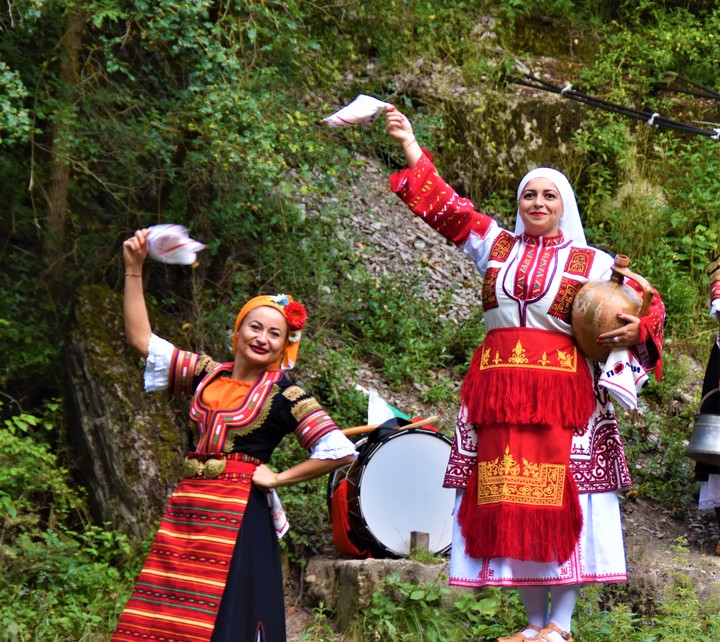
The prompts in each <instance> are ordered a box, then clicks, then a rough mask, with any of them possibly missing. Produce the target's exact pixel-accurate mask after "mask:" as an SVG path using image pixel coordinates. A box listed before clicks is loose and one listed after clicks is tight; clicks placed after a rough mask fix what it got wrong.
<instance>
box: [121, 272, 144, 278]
mask: <svg viewBox="0 0 720 642" xmlns="http://www.w3.org/2000/svg"><path fill="white" fill-rule="evenodd" d="M125 276H137V277H141V276H142V274H140V273H136V272H125Z"/></svg>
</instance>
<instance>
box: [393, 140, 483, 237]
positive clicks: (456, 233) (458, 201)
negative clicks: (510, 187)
mask: <svg viewBox="0 0 720 642" xmlns="http://www.w3.org/2000/svg"><path fill="white" fill-rule="evenodd" d="M423 152H424V153H423V156H422V157H421V158H420V160H419V161H418V162H417V164H416V165H415V167H413V168H412V169H410V168H407V167H406V168H405V169H403V170H402V171H400V172H395V173H394V174H393V175H392V176H390V187H391V189H392V190H393V192H395V193H396V194H397V195H398V196H399V197H400V199H401V200H402V201H403V202H404V203H405V204H406V205H407V206H408V207H409V208H410V209H411V210H412V211H413V212H414V213H415V214H417V215H418V216H419V217H420V218H421V219H422V220H423V221H425V222H426V223H427V224H428V225H430V227H432V228H433V229H434V230H437V231H438V232H439V233H440V234H442V235H443V236H444V237H445V238H446V239H448V240H449V241H451V242H453V243H454V244H455V245H463V244H464V243H465V241H467V239H468V237H469V236H470V234H471V233H472V232H475V233H476V234H478V235H479V236H484V235H485V233H486V232H487V230H488V228H489V227H490V224H491V223H492V219H491V218H490V217H489V216H487V215H486V214H483V213H482V212H476V211H475V206H474V205H473V203H472V201H470V200H469V199H467V198H462V197H460V196H458V194H457V192H456V191H455V190H454V189H453V188H452V187H450V185H448V184H447V183H446V182H445V180H443V178H442V177H441V176H440V175H439V174H438V171H437V169H435V166H434V165H433V163H432V160H431V158H430V156H429V154H428V153H427V152H426V151H425V150H423Z"/></svg>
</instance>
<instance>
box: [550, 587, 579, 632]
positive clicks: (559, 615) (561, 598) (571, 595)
mask: <svg viewBox="0 0 720 642" xmlns="http://www.w3.org/2000/svg"><path fill="white" fill-rule="evenodd" d="M579 594H580V585H579V584H568V585H565V586H553V587H552V588H551V589H550V619H551V620H552V621H553V622H555V624H557V625H558V626H559V627H560V628H561V629H562V630H563V631H569V630H570V625H571V623H572V616H573V611H574V610H575V602H577V599H578V595H579Z"/></svg>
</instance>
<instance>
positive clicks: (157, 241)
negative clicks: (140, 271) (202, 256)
mask: <svg viewBox="0 0 720 642" xmlns="http://www.w3.org/2000/svg"><path fill="white" fill-rule="evenodd" d="M149 230H150V233H149V234H148V237H147V242H148V254H149V255H150V258H153V259H155V260H156V261H162V262H163V263H174V264H178V265H192V264H193V263H195V259H196V258H197V254H196V253H197V252H199V251H200V250H204V249H205V246H204V245H203V244H202V243H199V242H198V241H194V240H193V239H191V238H190V236H188V231H187V230H186V229H185V228H184V227H183V226H182V225H174V224H172V223H164V224H163V225H153V226H152V227H151V228H149Z"/></svg>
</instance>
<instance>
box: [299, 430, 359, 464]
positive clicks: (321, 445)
mask: <svg viewBox="0 0 720 642" xmlns="http://www.w3.org/2000/svg"><path fill="white" fill-rule="evenodd" d="M348 455H353V456H354V457H357V451H356V450H355V444H354V443H353V442H352V441H350V440H349V439H348V438H347V437H346V436H345V435H343V433H342V431H341V430H331V431H330V432H329V433H327V434H326V435H323V436H322V437H320V439H318V440H317V441H316V442H315V444H314V445H313V447H312V448H311V449H310V459H342V458H343V457H347V456H348Z"/></svg>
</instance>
